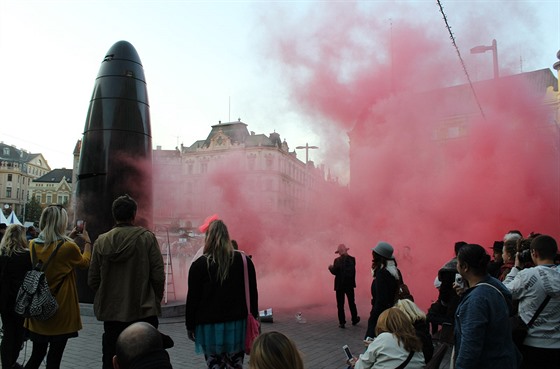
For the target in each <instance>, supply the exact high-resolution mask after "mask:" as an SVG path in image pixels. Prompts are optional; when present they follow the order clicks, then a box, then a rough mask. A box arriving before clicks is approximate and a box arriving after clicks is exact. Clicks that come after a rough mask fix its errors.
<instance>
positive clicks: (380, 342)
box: [350, 307, 426, 369]
mask: <svg viewBox="0 0 560 369" xmlns="http://www.w3.org/2000/svg"><path fill="white" fill-rule="evenodd" d="M375 333H376V334H377V336H376V337H375V339H374V340H373V342H371V343H370V344H369V346H368V348H367V350H366V352H364V353H363V354H361V355H360V356H359V358H358V359H357V360H350V364H351V365H353V366H354V368H355V369H370V368H376V369H394V368H397V367H399V366H400V365H402V364H403V363H405V362H407V364H406V368H407V369H422V368H423V367H424V366H425V365H426V362H425V360H424V354H423V353H422V341H421V340H420V339H419V338H418V337H417V336H416V332H415V331H414V327H413V326H412V323H411V321H410V318H409V317H408V316H407V315H406V314H405V313H403V312H402V311H401V310H399V309H398V308H396V307H392V308H389V309H387V310H385V311H383V312H382V313H381V315H379V319H378V320H377V326H376V328H375Z"/></svg>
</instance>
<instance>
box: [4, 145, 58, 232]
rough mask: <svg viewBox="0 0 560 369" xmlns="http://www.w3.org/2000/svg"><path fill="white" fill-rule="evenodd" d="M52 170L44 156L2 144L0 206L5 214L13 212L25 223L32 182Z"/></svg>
mask: <svg viewBox="0 0 560 369" xmlns="http://www.w3.org/2000/svg"><path fill="white" fill-rule="evenodd" d="M50 170H51V168H50V166H49V164H48V163H47V161H46V160H45V158H44V157H43V155H42V154H31V153H29V152H27V151H25V150H22V149H17V148H16V147H14V146H11V145H7V144H4V143H0V204H1V206H2V209H3V210H4V212H5V213H6V212H8V213H9V212H11V211H13V212H15V214H16V215H17V216H18V218H19V219H20V220H21V221H23V219H24V215H25V214H24V208H25V204H26V203H27V201H28V199H29V188H30V186H31V183H32V181H33V180H34V179H35V178H38V177H41V176H43V175H44V174H46V173H48V172H49V171H50Z"/></svg>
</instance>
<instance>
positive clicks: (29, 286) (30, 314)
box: [14, 240, 64, 320]
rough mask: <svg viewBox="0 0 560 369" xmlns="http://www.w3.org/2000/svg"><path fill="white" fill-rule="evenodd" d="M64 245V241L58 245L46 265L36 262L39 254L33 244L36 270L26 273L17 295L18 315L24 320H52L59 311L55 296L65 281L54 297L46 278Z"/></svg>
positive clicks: (32, 259)
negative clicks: (47, 270)
mask: <svg viewBox="0 0 560 369" xmlns="http://www.w3.org/2000/svg"><path fill="white" fill-rule="evenodd" d="M63 243H64V240H62V241H60V242H59V243H58V244H57V245H56V248H55V249H54V251H53V252H52V253H51V255H50V256H49V258H48V259H47V262H46V263H45V264H43V263H42V262H41V261H39V262H37V263H36V262H35V261H36V259H37V253H36V251H35V244H31V264H32V265H34V268H33V269H32V270H30V271H28V272H27V273H25V277H24V279H23V282H22V284H21V287H20V288H19V291H18V293H17V297H16V303H15V306H14V311H15V312H16V314H19V315H21V316H23V317H24V318H34V319H37V320H48V319H50V318H52V316H53V315H54V314H55V313H56V311H57V310H58V303H57V302H56V299H55V296H56V294H57V293H58V290H60V287H61V286H62V282H63V281H61V282H60V283H59V284H58V286H57V287H56V289H55V293H54V295H53V294H52V293H51V290H50V288H49V284H48V283H47V278H46V277H45V270H46V269H47V266H48V265H49V263H50V261H51V260H52V258H53V257H54V256H55V255H56V253H57V252H58V250H59V249H60V247H61V246H62V244H63Z"/></svg>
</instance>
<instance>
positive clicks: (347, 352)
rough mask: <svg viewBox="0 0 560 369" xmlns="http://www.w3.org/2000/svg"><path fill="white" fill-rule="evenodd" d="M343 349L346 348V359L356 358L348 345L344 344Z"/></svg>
mask: <svg viewBox="0 0 560 369" xmlns="http://www.w3.org/2000/svg"><path fill="white" fill-rule="evenodd" d="M342 350H344V353H345V354H346V359H348V360H350V359H353V358H354V357H353V356H352V353H351V352H350V349H349V348H348V345H344V346H342Z"/></svg>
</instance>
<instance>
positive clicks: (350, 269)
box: [329, 243, 360, 328]
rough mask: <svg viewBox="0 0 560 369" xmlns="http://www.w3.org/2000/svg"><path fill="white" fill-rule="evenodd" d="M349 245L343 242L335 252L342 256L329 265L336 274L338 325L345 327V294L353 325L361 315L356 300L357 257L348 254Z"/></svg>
mask: <svg viewBox="0 0 560 369" xmlns="http://www.w3.org/2000/svg"><path fill="white" fill-rule="evenodd" d="M348 250H349V249H348V247H346V245H344V244H343V243H341V244H340V245H338V248H337V249H336V251H335V252H334V253H335V254H339V255H340V256H339V257H337V258H336V259H334V262H333V264H332V265H329V271H330V272H331V274H333V275H334V276H335V278H334V290H335V291H336V308H337V310H338V326H339V327H340V328H344V327H345V324H346V313H345V312H344V296H346V298H347V299H348V308H349V309H350V314H351V315H352V325H356V324H358V322H359V321H360V317H359V316H358V310H357V308H356V302H355V301H354V288H356V259H355V258H354V257H353V256H350V255H348Z"/></svg>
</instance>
